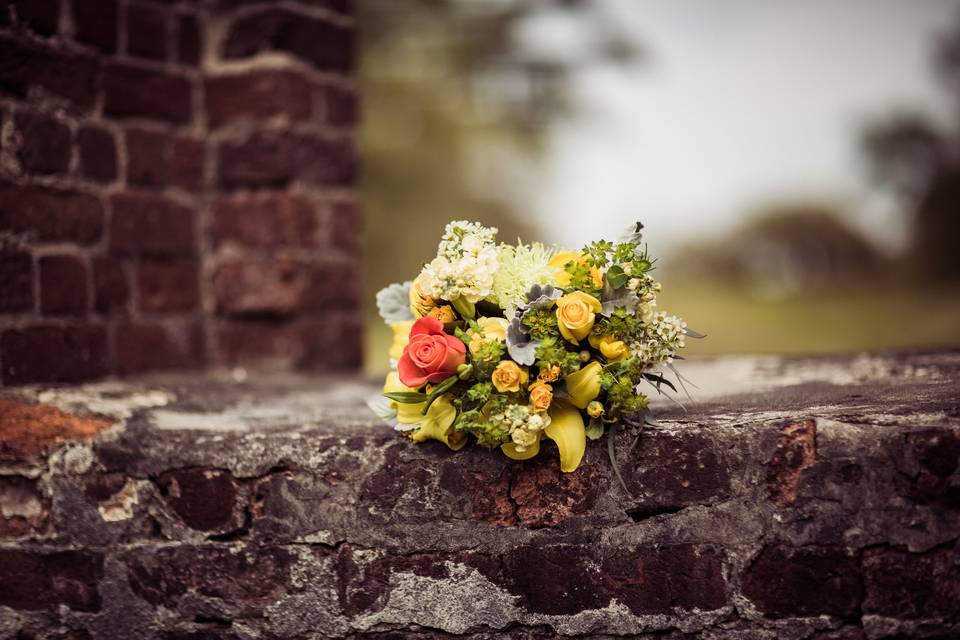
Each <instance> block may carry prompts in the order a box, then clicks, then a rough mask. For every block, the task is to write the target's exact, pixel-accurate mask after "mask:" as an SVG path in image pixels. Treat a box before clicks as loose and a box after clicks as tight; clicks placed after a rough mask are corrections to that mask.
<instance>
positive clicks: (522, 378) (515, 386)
mask: <svg viewBox="0 0 960 640" xmlns="http://www.w3.org/2000/svg"><path fill="white" fill-rule="evenodd" d="M490 379H491V381H492V382H493V386H495V387H496V388H497V391H499V392H500V393H504V392H506V391H513V392H517V391H520V387H522V386H523V385H525V384H527V381H528V380H529V379H530V375H529V374H528V373H527V370H526V369H524V368H523V367H520V366H519V365H517V363H516V362H514V361H513V360H501V361H500V364H498V365H497V368H496V369H494V370H493V375H491V376H490Z"/></svg>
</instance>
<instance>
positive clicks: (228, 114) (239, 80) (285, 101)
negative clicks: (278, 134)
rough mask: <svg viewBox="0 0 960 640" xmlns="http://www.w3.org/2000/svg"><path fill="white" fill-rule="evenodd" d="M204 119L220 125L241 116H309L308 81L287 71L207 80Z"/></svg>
mask: <svg viewBox="0 0 960 640" xmlns="http://www.w3.org/2000/svg"><path fill="white" fill-rule="evenodd" d="M205 100H206V107H207V119H208V120H209V121H210V125H211V126H213V127H219V126H221V125H224V124H227V123H228V122H232V121H234V120H238V119H241V118H251V119H260V118H269V117H271V116H286V117H287V118H289V119H290V120H294V121H296V120H304V119H307V118H309V117H310V83H309V82H308V81H307V80H306V79H305V78H304V77H303V76H301V75H300V74H298V73H295V72H293V71H286V70H264V71H251V72H247V73H234V74H230V75H223V76H214V77H211V78H207V80H206V98H205Z"/></svg>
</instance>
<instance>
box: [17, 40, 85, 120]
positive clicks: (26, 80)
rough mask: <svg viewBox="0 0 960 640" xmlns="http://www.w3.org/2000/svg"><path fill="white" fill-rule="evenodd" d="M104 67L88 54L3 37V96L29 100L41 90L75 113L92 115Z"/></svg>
mask: <svg viewBox="0 0 960 640" xmlns="http://www.w3.org/2000/svg"><path fill="white" fill-rule="evenodd" d="M99 73H100V67H99V64H98V62H97V60H96V58H94V57H93V56H90V55H88V54H85V53H76V52H67V51H59V50H54V49H50V48H48V47H44V46H41V45H39V44H35V43H32V42H26V41H23V40H14V39H11V38H9V37H6V36H2V35H0V92H2V93H7V94H11V95H13V96H15V97H17V98H25V97H26V96H27V92H28V90H29V89H30V87H40V88H42V89H44V90H45V91H47V92H49V93H51V94H53V95H55V96H59V97H60V98H63V99H65V100H66V101H67V102H68V106H69V108H70V109H71V110H75V111H81V112H85V111H89V110H90V109H92V108H93V105H94V102H95V100H96V97H97V85H98V79H99Z"/></svg>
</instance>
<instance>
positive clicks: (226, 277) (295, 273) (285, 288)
mask: <svg viewBox="0 0 960 640" xmlns="http://www.w3.org/2000/svg"><path fill="white" fill-rule="evenodd" d="M310 276H311V274H310V267H309V265H307V264H305V263H303V262H302V261H299V260H295V259H292V258H284V257H276V258H239V257H237V258H229V259H224V260H222V261H221V262H220V264H219V265H218V266H217V270H216V274H215V275H214V280H213V283H214V290H215V292H216V296H217V307H218V308H219V310H220V311H221V312H223V313H226V314H229V315H236V316H243V315H254V316H263V315H266V316H290V315H293V314H294V313H296V312H297V311H298V310H299V309H300V305H301V303H302V299H303V295H304V292H305V291H306V290H307V287H308V286H309V284H310Z"/></svg>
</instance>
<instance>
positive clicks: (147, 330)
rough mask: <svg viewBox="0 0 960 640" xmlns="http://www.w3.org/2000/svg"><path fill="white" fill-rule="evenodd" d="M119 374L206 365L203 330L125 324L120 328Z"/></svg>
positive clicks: (117, 342) (117, 338)
mask: <svg viewBox="0 0 960 640" xmlns="http://www.w3.org/2000/svg"><path fill="white" fill-rule="evenodd" d="M114 340H115V351H116V358H117V372H118V373H121V374H127V373H138V372H141V371H150V370H155V369H195V368H198V367H201V366H203V364H204V361H205V356H204V352H203V331H202V329H201V327H200V326H199V325H197V324H193V323H188V324H186V325H172V324H161V323H157V322H138V323H134V322H122V323H120V324H119V325H117V328H116V334H115V337H114Z"/></svg>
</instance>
